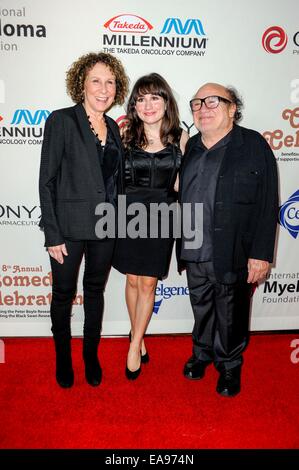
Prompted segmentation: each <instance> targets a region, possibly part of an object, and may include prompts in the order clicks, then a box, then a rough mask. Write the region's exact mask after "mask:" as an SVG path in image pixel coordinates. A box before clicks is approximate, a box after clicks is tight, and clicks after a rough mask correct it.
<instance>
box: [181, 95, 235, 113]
mask: <svg viewBox="0 0 299 470" xmlns="http://www.w3.org/2000/svg"><path fill="white" fill-rule="evenodd" d="M220 101H223V102H224V103H232V101H230V100H228V99H227V98H223V97H222V96H206V97H205V98H194V99H193V100H191V101H190V108H191V111H199V110H200V108H201V107H202V103H204V104H205V105H206V107H207V108H208V109H214V108H217V107H218V106H219V103H220Z"/></svg>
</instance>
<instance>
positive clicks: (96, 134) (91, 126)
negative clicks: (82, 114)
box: [87, 116, 99, 138]
mask: <svg viewBox="0 0 299 470" xmlns="http://www.w3.org/2000/svg"><path fill="white" fill-rule="evenodd" d="M87 119H88V122H89V125H90V129H91V130H92V132H93V133H94V135H95V136H96V137H97V138H98V136H99V134H98V133H97V132H96V131H95V128H94V127H93V125H92V123H91V120H90V116H87Z"/></svg>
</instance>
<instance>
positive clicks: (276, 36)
mask: <svg viewBox="0 0 299 470" xmlns="http://www.w3.org/2000/svg"><path fill="white" fill-rule="evenodd" d="M287 42H288V36H287V34H286V32H285V31H284V30H283V29H282V28H281V27H280V26H270V28H268V29H266V31H265V32H264V34H263V37H262V44H263V48H264V49H265V51H266V52H268V53H270V54H279V53H280V52H282V51H283V50H284V49H285V47H286V45H287Z"/></svg>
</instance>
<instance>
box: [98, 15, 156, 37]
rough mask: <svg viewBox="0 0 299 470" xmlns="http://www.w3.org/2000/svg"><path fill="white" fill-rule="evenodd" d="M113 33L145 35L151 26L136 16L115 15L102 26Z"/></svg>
mask: <svg viewBox="0 0 299 470" xmlns="http://www.w3.org/2000/svg"><path fill="white" fill-rule="evenodd" d="M104 27H105V28H108V29H109V30H110V31H112V32H113V33H134V34H135V33H146V31H148V30H149V29H153V26H152V25H151V24H150V23H149V22H148V21H147V20H145V19H144V18H141V16H137V15H131V14H123V15H117V16H114V17H113V18H110V20H108V21H106V23H105V24H104Z"/></svg>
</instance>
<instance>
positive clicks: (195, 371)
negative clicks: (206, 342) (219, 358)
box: [183, 356, 209, 380]
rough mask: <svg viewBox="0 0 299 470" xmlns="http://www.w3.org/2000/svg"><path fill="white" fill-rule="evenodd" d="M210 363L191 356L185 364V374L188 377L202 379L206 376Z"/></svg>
mask: <svg viewBox="0 0 299 470" xmlns="http://www.w3.org/2000/svg"><path fill="white" fill-rule="evenodd" d="M208 365H209V362H207V361H201V360H200V359H198V358H197V357H195V356H191V357H190V358H189V359H188V361H187V362H186V364H185V366H184V369H183V374H184V376H185V377H186V379H190V380H200V379H202V378H203V377H204V375H205V370H206V367H207V366H208Z"/></svg>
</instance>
